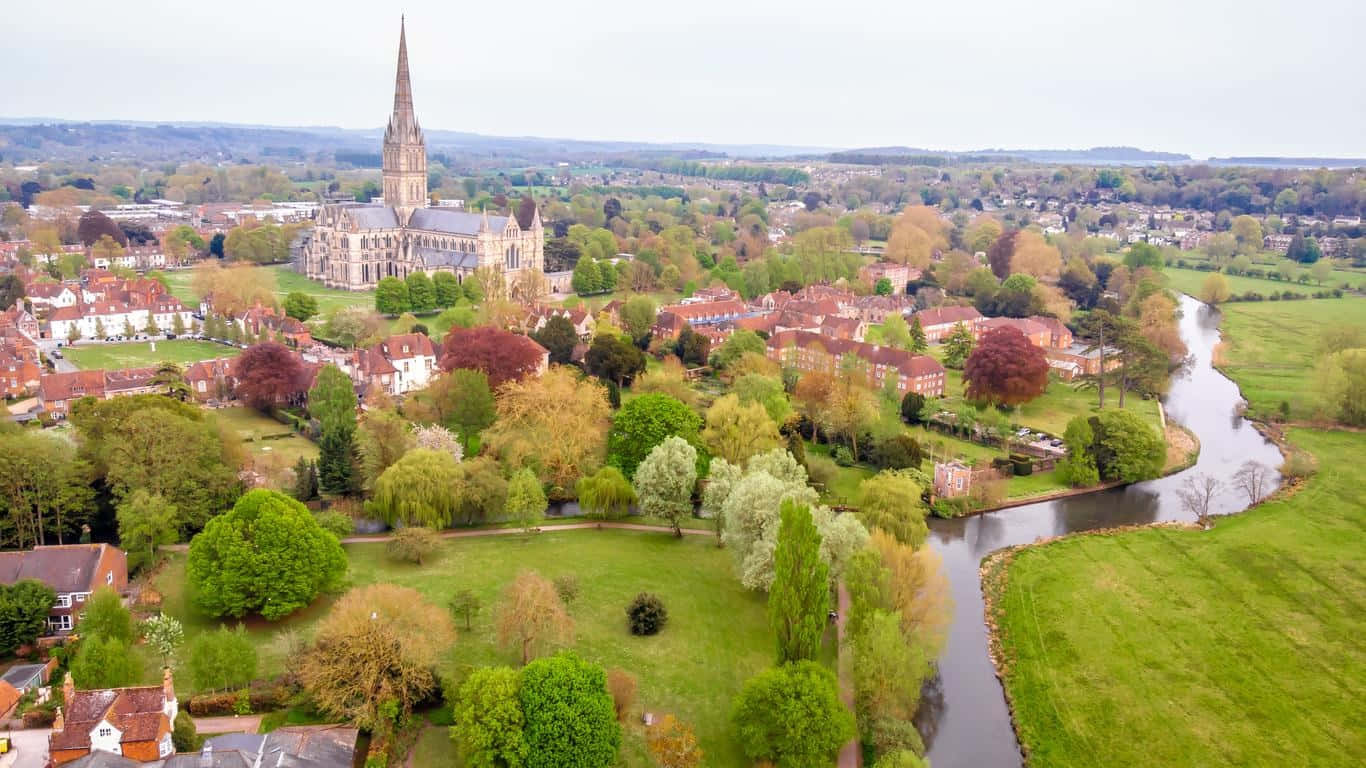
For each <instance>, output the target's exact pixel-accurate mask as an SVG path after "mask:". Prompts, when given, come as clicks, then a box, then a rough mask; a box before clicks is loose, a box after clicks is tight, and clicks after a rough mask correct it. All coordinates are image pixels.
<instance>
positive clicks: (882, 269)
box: [859, 261, 920, 294]
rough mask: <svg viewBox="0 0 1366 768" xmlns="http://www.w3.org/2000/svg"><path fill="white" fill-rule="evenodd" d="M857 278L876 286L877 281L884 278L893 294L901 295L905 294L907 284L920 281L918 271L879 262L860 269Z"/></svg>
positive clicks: (904, 266)
mask: <svg viewBox="0 0 1366 768" xmlns="http://www.w3.org/2000/svg"><path fill="white" fill-rule="evenodd" d="M859 277H860V278H862V279H864V280H866V281H868V283H869V284H871V285H877V281H879V280H882V279H884V278H885V279H886V280H887V282H889V283H891V284H892V293H893V294H902V293H905V292H906V284H907V283H909V282H911V281H912V280H919V279H920V270H918V269H913V268H911V267H908V266H906V265H905V264H894V263H892V262H890V261H879V262H875V263H873V264H869V265H867V266H865V267H863V268H862V269H860V270H859Z"/></svg>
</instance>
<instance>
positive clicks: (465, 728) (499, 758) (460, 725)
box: [451, 667, 529, 768]
mask: <svg viewBox="0 0 1366 768" xmlns="http://www.w3.org/2000/svg"><path fill="white" fill-rule="evenodd" d="M521 688H522V679H521V674H520V673H519V672H518V671H517V670H515V669H512V668H511V667H485V668H482V669H476V670H475V671H474V672H472V673H470V676H469V677H468V678H466V679H465V682H464V683H463V684H462V685H461V686H460V698H459V699H458V700H457V703H456V705H455V708H454V710H455V711H454V713H453V714H454V716H455V725H453V726H451V738H453V739H454V740H455V741H456V743H458V744H459V745H460V747H461V749H460V751H461V754H462V755H463V756H464V758H465V762H466V764H468V765H470V766H474V767H475V768H521V766H523V765H525V764H526V761H527V758H528V756H529V750H528V749H527V744H526V739H525V737H524V734H523V727H524V725H525V718H524V716H523V714H522V702H521Z"/></svg>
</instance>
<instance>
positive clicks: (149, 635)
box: [141, 613, 185, 667]
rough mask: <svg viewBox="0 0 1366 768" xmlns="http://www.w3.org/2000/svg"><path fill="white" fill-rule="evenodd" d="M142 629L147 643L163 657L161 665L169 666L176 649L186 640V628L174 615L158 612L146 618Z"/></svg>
mask: <svg viewBox="0 0 1366 768" xmlns="http://www.w3.org/2000/svg"><path fill="white" fill-rule="evenodd" d="M141 630H142V637H143V639H144V640H146V641H147V645H149V646H151V648H152V650H154V651H156V652H157V655H158V656H160V657H161V665H162V666H163V667H169V666H170V665H171V657H173V656H175V652H176V649H178V648H179V647H180V645H181V643H183V642H185V628H184V627H183V626H181V624H180V622H179V621H177V620H176V619H175V618H174V617H172V616H167V615H166V614H164V613H158V614H157V615H155V616H153V617H151V618H149V619H146V620H144V621H143V622H142V625H141Z"/></svg>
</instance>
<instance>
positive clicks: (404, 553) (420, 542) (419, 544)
mask: <svg viewBox="0 0 1366 768" xmlns="http://www.w3.org/2000/svg"><path fill="white" fill-rule="evenodd" d="M440 544H441V541H440V539H438V538H437V536H436V532H435V531H433V530H432V529H431V528H419V527H416V526H415V527H412V528H400V529H399V530H397V531H394V535H393V538H391V539H389V546H388V552H389V557H391V558H393V559H395V560H400V561H403V562H407V563H417V564H418V565H422V561H423V560H426V559H427V558H429V557H431V555H432V553H433V552H435V551H436V550H437V548H438V547H439V546H440Z"/></svg>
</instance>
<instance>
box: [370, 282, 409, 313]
mask: <svg viewBox="0 0 1366 768" xmlns="http://www.w3.org/2000/svg"><path fill="white" fill-rule="evenodd" d="M409 309H412V302H411V300H410V299H409V298H408V284H407V283H405V282H403V281H402V280H400V279H399V278H397V277H382V278H380V281H379V283H378V284H376V285H375V311H376V312H378V313H380V314H381V315H389V316H390V317H398V316H399V315H401V314H403V313H404V312H407V311H408V310H409Z"/></svg>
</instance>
